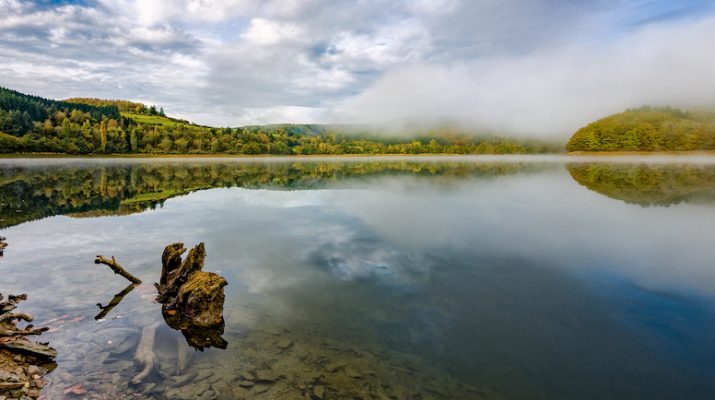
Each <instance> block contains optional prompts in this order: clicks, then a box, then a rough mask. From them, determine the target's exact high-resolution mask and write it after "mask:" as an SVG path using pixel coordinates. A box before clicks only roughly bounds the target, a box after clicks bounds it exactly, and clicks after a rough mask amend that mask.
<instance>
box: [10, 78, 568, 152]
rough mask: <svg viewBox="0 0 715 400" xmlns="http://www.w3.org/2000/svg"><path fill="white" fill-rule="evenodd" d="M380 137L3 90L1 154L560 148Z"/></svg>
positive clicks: (432, 135)
mask: <svg viewBox="0 0 715 400" xmlns="http://www.w3.org/2000/svg"><path fill="white" fill-rule="evenodd" d="M409 133H410V134H409V135H406V134H401V135H398V134H394V135H382V134H381V132H379V131H377V130H376V129H375V128H374V127H370V126H367V125H317V124H277V125H260V126H257V125H253V126H243V127H237V128H230V127H224V128H217V127H207V126H202V125H196V124H192V123H190V122H188V121H184V120H180V119H175V118H170V117H168V116H166V115H165V114H164V111H163V110H162V109H158V110H157V108H156V107H155V106H149V107H147V106H146V105H144V104H141V103H134V102H129V101H125V100H100V99H68V100H64V101H57V100H50V99H44V98H41V97H37V96H30V95H26V94H22V93H20V92H17V91H14V90H10V89H5V88H0V153H63V154H72V155H80V154H81V155H85V154H94V155H112V154H149V155H154V154H174V155H176V154H180V155H184V154H197V155H208V154H230V155H234V154H235V155H269V154H270V155H342V154H356V155H370V154H436V153H445V154H543V153H556V152H563V146H562V144H560V143H558V142H556V141H547V140H541V139H533V138H531V139H528V138H513V137H506V136H498V135H495V134H493V133H483V134H480V135H474V134H472V132H469V131H466V130H465V129H463V128H461V127H460V126H459V125H458V124H455V123H452V122H445V123H443V124H441V125H436V126H434V127H431V128H425V127H414V128H413V129H410V130H409Z"/></svg>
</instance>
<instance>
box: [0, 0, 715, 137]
mask: <svg viewBox="0 0 715 400" xmlns="http://www.w3.org/2000/svg"><path fill="white" fill-rule="evenodd" d="M714 49H715V2H713V1H712V0H677V1H675V0H674V1H664V0H650V1H648V0H411V1H409V0H404V1H403V0H390V1H388V0H382V1H379V0H332V1H329V0H224V1H220V0H76V1H70V0H64V1H56V0H55V1H53V0H36V1H20V0H0V85H2V86H6V87H10V88H13V89H16V90H20V91H23V92H28V93H32V94H37V95H41V96H44V97H51V98H66V97H76V96H84V97H102V98H122V99H132V100H139V101H143V102H146V103H149V104H157V105H161V106H163V107H164V108H165V110H166V111H167V113H168V114H170V115H175V116H180V117H184V118H188V119H190V120H192V121H195V122H199V123H204V124H210V125H218V126H226V125H229V126H237V125H244V124H253V123H275V122H297V123H299V122H340V123H347V122H370V123H377V122H391V121H401V120H406V119H414V118H418V119H420V120H429V119H432V118H444V117H449V118H455V119H460V120H464V121H469V122H470V123H473V124H474V125H475V126H478V127H480V128H484V129H489V130H497V131H500V132H507V133H514V134H533V135H544V136H554V137H560V136H565V135H568V134H569V133H570V132H571V131H573V130H574V129H576V128H578V127H580V126H581V125H583V124H584V123H586V122H588V121H590V120H592V119H594V118H598V117H601V116H604V115H607V114H609V113H612V112H617V111H620V110H622V109H624V108H626V107H634V106H640V105H642V104H653V105H661V104H672V105H676V106H683V107H686V106H701V105H715V51H713V50H714Z"/></svg>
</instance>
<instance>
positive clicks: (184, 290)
mask: <svg viewBox="0 0 715 400" xmlns="http://www.w3.org/2000/svg"><path fill="white" fill-rule="evenodd" d="M185 251H186V248H185V247H184V244H183V243H174V244H170V245H168V246H166V248H165V249H164V253H163V254H162V257H161V261H162V270H161V279H160V281H159V283H156V284H154V285H155V286H156V289H157V291H158V292H159V295H158V296H157V301H158V302H160V303H162V304H163V306H162V308H161V309H162V315H163V316H164V320H165V321H166V323H167V324H168V325H169V326H170V327H172V328H174V329H179V330H181V333H183V334H184V337H185V338H186V341H187V342H188V343H189V345H190V346H192V347H194V348H196V349H199V350H203V349H204V348H206V347H217V348H223V349H225V348H226V346H227V343H226V341H224V340H223V338H221V335H222V334H223V327H224V320H223V303H224V291H223V288H224V286H226V285H227V284H228V283H227V282H226V279H224V278H223V277H222V276H219V275H218V274H215V273H213V272H205V271H202V269H203V267H204V260H205V258H206V249H205V247H204V244H203V243H199V244H198V245H197V246H196V247H194V248H193V249H191V250H190V251H189V254H187V255H186V258H185V259H184V260H183V261H182V259H181V255H182V254H183V253H184V252H185Z"/></svg>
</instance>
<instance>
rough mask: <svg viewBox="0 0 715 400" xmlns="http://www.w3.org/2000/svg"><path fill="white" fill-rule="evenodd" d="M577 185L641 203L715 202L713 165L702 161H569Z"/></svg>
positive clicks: (654, 204) (618, 198)
mask: <svg viewBox="0 0 715 400" xmlns="http://www.w3.org/2000/svg"><path fill="white" fill-rule="evenodd" d="M568 170H569V173H570V174H571V176H572V177H573V178H574V179H575V180H576V181H577V182H578V183H579V184H581V185H583V186H585V187H587V188H588V189H590V190H593V191H594V192H598V193H601V194H603V195H605V196H608V197H610V198H613V199H617V200H623V201H625V202H626V203H631V204H639V205H642V206H670V205H673V204H679V203H683V202H684V203H715V168H713V167H712V166H709V165H702V164H676V165H673V164H665V165H664V164H626V163H591V164H583V163H571V164H568Z"/></svg>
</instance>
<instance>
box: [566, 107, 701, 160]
mask: <svg viewBox="0 0 715 400" xmlns="http://www.w3.org/2000/svg"><path fill="white" fill-rule="evenodd" d="M566 150H568V151H694V150H715V112H712V111H702V110H693V111H683V110H680V109H676V108H671V107H641V108H637V109H632V110H627V111H625V112H622V113H618V114H614V115H611V116H608V117H606V118H602V119H599V120H598V121H595V122H593V123H590V124H588V125H586V126H584V127H583V128H581V129H579V130H578V131H576V133H574V135H573V136H572V137H571V140H569V142H568V143H567V144H566Z"/></svg>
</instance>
